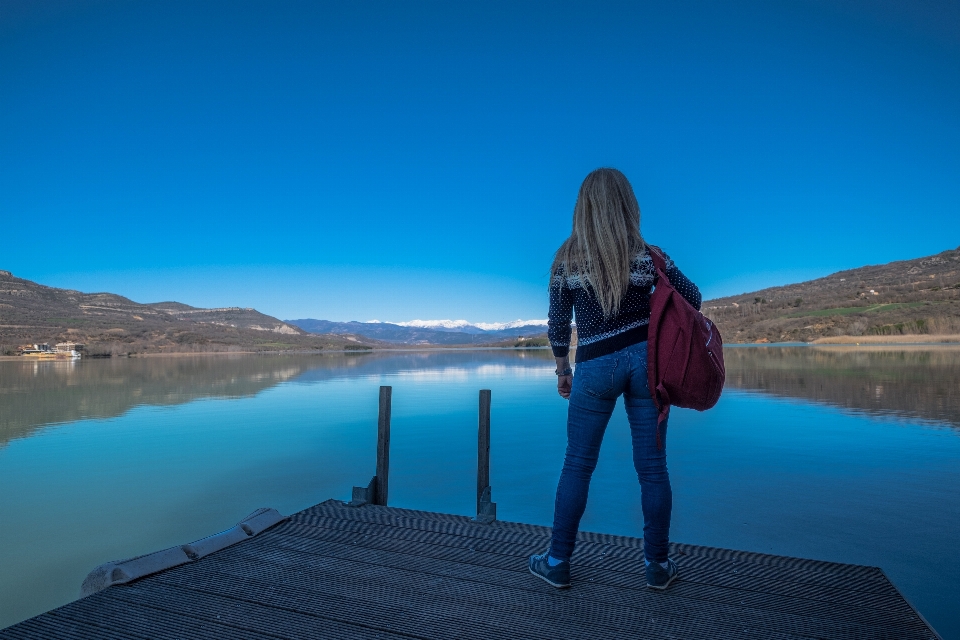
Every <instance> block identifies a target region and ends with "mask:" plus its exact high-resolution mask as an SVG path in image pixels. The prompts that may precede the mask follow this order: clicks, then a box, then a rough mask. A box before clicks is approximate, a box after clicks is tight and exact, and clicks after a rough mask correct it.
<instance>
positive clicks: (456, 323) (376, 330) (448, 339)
mask: <svg viewBox="0 0 960 640" xmlns="http://www.w3.org/2000/svg"><path fill="white" fill-rule="evenodd" d="M285 322H286V323H287V324H291V325H293V326H295V327H298V328H300V329H303V330H304V331H307V332H309V333H314V334H319V335H326V334H350V335H355V336H363V337H365V338H369V339H372V340H382V341H384V342H392V343H396V344H405V345H417V344H423V345H426V344H435V345H445V346H452V345H480V344H490V343H495V342H501V341H503V340H515V339H517V338H520V337H524V338H535V337H541V336H543V335H545V334H546V331H547V321H546V320H515V321H513V322H502V323H482V322H478V323H470V322H467V321H466V320H410V321H408V322H380V321H378V320H373V321H370V322H356V321H353V322H333V321H331V320H315V319H313V318H302V319H300V320H286V321H285Z"/></svg>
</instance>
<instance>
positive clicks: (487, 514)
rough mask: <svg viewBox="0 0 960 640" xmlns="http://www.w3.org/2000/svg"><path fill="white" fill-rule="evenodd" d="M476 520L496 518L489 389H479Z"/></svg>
mask: <svg viewBox="0 0 960 640" xmlns="http://www.w3.org/2000/svg"><path fill="white" fill-rule="evenodd" d="M474 519H475V520H476V521H477V522H482V523H485V524H486V523H489V522H493V521H494V520H496V519H497V504H496V503H495V502H493V501H492V499H491V495H490V389H481V390H480V416H479V421H478V428H477V517H476V518H474Z"/></svg>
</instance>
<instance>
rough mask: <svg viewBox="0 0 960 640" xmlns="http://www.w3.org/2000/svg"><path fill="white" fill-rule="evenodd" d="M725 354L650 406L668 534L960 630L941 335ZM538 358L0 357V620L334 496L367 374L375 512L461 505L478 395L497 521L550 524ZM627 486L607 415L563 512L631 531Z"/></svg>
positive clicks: (551, 449)
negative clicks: (860, 578) (885, 344)
mask: <svg viewBox="0 0 960 640" xmlns="http://www.w3.org/2000/svg"><path fill="white" fill-rule="evenodd" d="M726 360H727V368H728V374H727V388H726V390H725V391H724V395H723V398H722V399H721V400H720V403H719V404H718V405H717V407H716V408H714V409H713V410H711V411H709V412H706V413H703V414H700V413H696V412H692V411H684V410H676V409H675V410H674V411H673V413H672V416H671V422H670V429H671V432H670V448H669V464H670V471H671V477H672V480H673V488H674V503H675V505H674V519H673V528H672V538H673V539H674V540H677V541H682V542H688V543H693V544H701V545H710V546H717V547H727V548H733V549H744V550H751V551H760V552H768V553H775V554H783V555H791V556H802V557H806V558H817V559H822V560H833V561H839V562H852V563H859V564H867V565H874V566H880V567H882V568H883V569H884V570H885V571H886V572H887V574H888V575H889V576H890V578H891V579H892V580H893V581H894V582H895V583H896V585H897V586H898V587H899V588H900V589H901V591H903V593H904V594H905V595H906V596H907V598H908V599H910V600H911V602H912V603H913V604H914V605H915V606H916V607H917V608H918V609H919V610H920V611H921V613H923V615H924V616H925V617H926V618H927V619H928V620H929V621H930V622H931V624H932V625H933V626H934V627H935V628H936V629H937V630H938V631H939V632H940V633H941V634H942V635H943V637H944V638H949V639H953V640H958V639H960V605H958V603H960V549H958V543H960V349H958V348H951V347H933V348H929V347H927V348H882V347H881V348H859V349H850V348H839V347H838V348H814V347H761V348H731V349H728V350H727V352H726ZM553 369H554V363H553V360H552V358H551V357H550V354H549V352H547V351H446V352H424V353H393V354H366V355H357V356H346V355H326V356H299V357H293V356H289V357H287V356H274V357H257V356H240V357H229V356H207V357H182V358H154V359H123V360H119V359H118V360H105V361H96V360H83V361H80V362H75V363H69V362H44V363H39V362H35V363H30V362H0V488H2V491H0V627H3V626H6V625H10V624H13V623H15V622H17V621H19V620H22V619H24V618H27V617H30V616H32V615H35V614H37V613H41V612H43V611H45V610H47V609H50V608H52V607H56V606H58V605H61V604H63V603H65V602H68V601H70V600H72V599H74V598H76V597H77V595H78V592H79V588H80V583H81V581H82V580H83V578H84V576H85V575H86V574H87V572H89V571H90V570H91V569H92V568H93V567H95V566H96V565H98V564H100V563H102V562H105V561H107V560H113V559H120V558H126V557H130V556H134V555H138V554H142V553H147V552H150V551H155V550H158V549H161V548H164V547H169V546H172V545H175V544H182V543H185V542H189V541H192V540H196V539H198V538H201V537H204V536H206V535H209V534H211V533H214V532H216V531H220V530H222V529H225V528H227V527H229V526H232V525H233V524H235V523H236V522H237V521H238V520H240V519H241V518H242V517H243V516H245V515H246V514H248V513H249V512H251V511H253V510H254V509H256V508H257V507H261V506H270V507H275V508H277V509H279V510H280V511H281V512H283V513H291V512H294V511H297V510H300V509H303V508H305V507H308V506H310V505H313V504H316V503H317V502H320V501H322V500H326V499H328V498H340V499H349V497H350V488H351V486H353V485H365V484H366V483H367V482H368V481H369V479H370V477H371V476H372V475H373V473H374V465H375V453H376V452H375V449H376V418H377V397H378V387H379V386H380V385H382V384H387V385H392V386H393V428H392V448H391V467H390V472H391V475H390V503H391V505H394V506H399V507H409V508H416V509H426V510H433V511H442V512H448V513H460V514H467V515H472V510H473V508H474V500H475V487H474V483H475V482H476V424H477V395H478V393H477V392H478V390H479V389H481V388H489V389H492V392H493V409H492V447H491V456H492V470H491V476H492V485H493V498H494V500H495V501H496V502H497V507H498V515H499V517H500V518H501V519H504V520H516V521H522V522H530V523H536V524H544V525H549V524H550V523H551V520H552V505H553V492H554V490H555V488H556V482H557V478H558V476H559V472H560V466H561V462H562V456H563V450H564V446H565V416H566V401H564V400H563V399H561V398H560V397H559V396H558V395H557V393H556V390H555V384H556V382H555V376H554V373H553ZM639 494H640V490H639V487H638V484H637V481H636V476H635V474H634V471H633V468H632V464H631V455H630V442H629V429H628V427H627V423H626V417H625V415H624V413H623V411H622V408H618V410H617V412H616V413H615V414H614V418H613V420H612V421H611V425H610V428H609V429H608V431H607V437H606V440H605V441H604V445H603V452H602V454H601V458H600V465H599V467H598V469H597V472H596V475H595V477H594V483H593V485H592V491H591V496H590V503H589V506H588V509H587V513H586V516H585V517H584V520H583V528H584V529H587V530H593V531H604V532H610V533H616V534H624V535H633V536H639V535H641V530H642V519H641V515H640V508H639V504H640V495H639ZM533 551H537V549H531V552H533Z"/></svg>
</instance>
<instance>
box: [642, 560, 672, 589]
mask: <svg viewBox="0 0 960 640" xmlns="http://www.w3.org/2000/svg"><path fill="white" fill-rule="evenodd" d="M677 572H678V570H677V565H676V564H674V562H673V560H670V559H669V558H667V568H666V569H664V568H663V567H661V566H660V563H659V562H651V563H650V564H648V565H647V586H648V587H650V588H651V589H659V590H660V591H663V590H664V589H666V588H667V587H669V586H670V583H671V582H673V581H674V580H676V579H677Z"/></svg>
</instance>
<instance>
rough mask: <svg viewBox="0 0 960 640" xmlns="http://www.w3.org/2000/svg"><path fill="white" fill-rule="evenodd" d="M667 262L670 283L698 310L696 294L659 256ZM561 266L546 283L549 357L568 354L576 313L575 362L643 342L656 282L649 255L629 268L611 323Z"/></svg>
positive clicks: (580, 282) (586, 290)
mask: <svg viewBox="0 0 960 640" xmlns="http://www.w3.org/2000/svg"><path fill="white" fill-rule="evenodd" d="M661 254H662V255H663V257H664V260H665V262H666V263H667V278H668V279H669V280H670V284H672V285H673V287H674V288H675V289H676V290H677V291H678V292H679V293H680V295H682V296H683V297H684V298H686V300H687V302H689V303H690V304H692V305H693V306H694V307H695V308H697V309H700V302H701V299H700V289H698V288H697V285H695V284H693V283H692V282H691V281H690V280H689V279H688V278H687V277H686V276H685V275H683V274H682V273H680V270H679V269H677V265H675V264H674V263H673V260H671V259H670V257H669V256H668V255H667V254H666V253H664V252H663V251H661ZM565 267H566V266H565V265H560V268H559V269H557V272H556V273H554V274H553V277H552V278H551V280H550V314H549V319H548V321H547V337H549V338H550V346H551V347H553V355H554V356H555V357H557V358H562V357H563V356H565V355H567V354H568V353H569V352H570V334H571V329H570V321H571V319H572V318H573V312H574V310H576V313H577V318H576V321H577V362H584V361H586V360H590V359H592V358H598V357H600V356H604V355H607V354H608V353H613V352H614V351H619V350H620V349H624V348H626V347H629V346H630V345H632V344H636V343H638V342H643V341H644V340H646V339H647V325H648V324H650V287H651V286H653V282H654V280H655V278H656V273H657V271H656V269H655V268H654V266H653V260H652V259H651V258H650V254H649V253H648V252H647V251H646V249H644V250H643V251H642V252H640V253H638V254H637V256H636V257H635V258H634V259H633V263H632V264H631V265H630V286H629V287H628V288H627V293H626V295H625V296H624V298H623V300H622V301H621V302H620V311H619V312H618V313H617V315H615V316H613V317H612V318H604V317H603V309H602V308H601V307H600V302H599V301H598V300H597V296H596V295H594V293H593V289H592V288H590V287H589V286H586V285H585V283H584V281H583V278H582V277H581V275H580V274H579V273H567V270H566V268H565Z"/></svg>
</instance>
